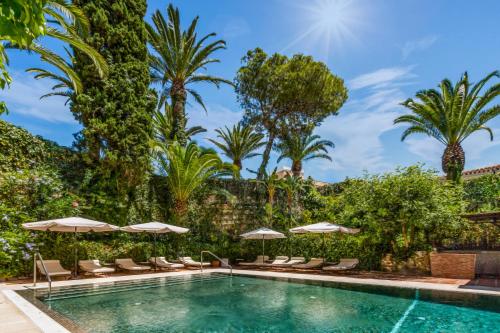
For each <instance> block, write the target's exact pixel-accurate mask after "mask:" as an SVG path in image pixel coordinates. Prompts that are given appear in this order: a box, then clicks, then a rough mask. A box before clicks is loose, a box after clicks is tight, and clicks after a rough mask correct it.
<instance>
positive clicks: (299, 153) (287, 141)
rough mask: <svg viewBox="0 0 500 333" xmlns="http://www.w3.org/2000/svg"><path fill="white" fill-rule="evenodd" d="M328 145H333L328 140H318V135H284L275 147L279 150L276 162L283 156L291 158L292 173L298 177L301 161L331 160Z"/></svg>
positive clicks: (331, 146)
mask: <svg viewBox="0 0 500 333" xmlns="http://www.w3.org/2000/svg"><path fill="white" fill-rule="evenodd" d="M328 147H329V148H333V147H335V145H334V144H333V142H331V141H330V140H320V136H319V135H312V134H305V135H296V134H291V135H286V136H285V137H283V138H282V139H281V141H280V142H278V143H277V144H276V146H275V149H276V150H277V151H279V152H280V154H281V155H280V156H279V157H278V163H279V162H280V161H281V160H283V159H284V158H289V159H290V160H292V173H293V175H294V176H295V177H300V176H301V172H302V162H303V161H308V160H312V159H316V158H323V159H327V160H329V161H331V160H332V158H331V157H330V155H328Z"/></svg>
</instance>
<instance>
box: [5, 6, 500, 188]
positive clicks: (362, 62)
mask: <svg viewBox="0 0 500 333" xmlns="http://www.w3.org/2000/svg"><path fill="white" fill-rule="evenodd" d="M168 3H169V1H158V0H155V1H149V8H148V13H147V15H146V19H147V20H148V21H149V20H150V17H151V14H152V12H153V11H154V10H156V9H160V10H162V11H165V8H166V6H167V4H168ZM173 3H174V4H175V5H176V6H178V7H179V8H180V10H181V15H182V18H183V23H184V25H187V24H188V23H189V22H190V21H191V19H192V18H194V17H195V16H196V15H199V16H200V23H199V30H200V34H206V33H209V32H216V33H217V34H218V36H219V37H222V38H223V39H225V40H226V41H227V49H226V50H223V51H220V52H219V53H218V54H217V56H218V58H219V59H220V60H221V63H220V64H215V65H213V66H211V67H210V68H209V71H210V73H212V74H216V75H219V76H222V77H225V78H228V79H232V78H233V77H234V74H235V72H236V70H237V69H238V68H239V66H240V64H241V57H242V56H243V55H244V54H245V52H246V51H247V50H249V49H253V48H255V47H261V48H263V49H264V50H265V51H266V52H267V53H269V54H270V53H274V52H280V53H284V54H287V55H292V54H294V53H304V54H308V55H312V56H313V57H315V58H316V59H318V60H321V61H324V62H326V63H327V65H328V66H329V68H330V69H331V70H332V72H333V73H335V74H336V75H338V76H340V77H342V78H344V80H345V82H346V85H347V86H348V88H349V100H348V102H347V103H346V104H345V105H344V106H343V107H342V109H341V110H340V114H339V115H338V116H336V117H331V118H328V119H327V120H326V121H325V122H324V123H323V125H322V126H321V127H319V128H318V129H317V131H316V132H317V134H320V135H321V136H322V137H324V138H328V139H330V140H332V141H333V142H334V143H335V144H336V147H335V149H333V150H332V151H331V152H330V154H331V156H332V158H333V163H332V162H328V161H311V162H307V163H305V165H304V169H305V170H304V171H305V174H306V175H311V176H313V177H314V178H316V179H319V180H324V181H338V180H343V179H344V178H345V177H356V176H360V175H362V174H363V172H364V171H365V170H366V171H368V172H372V173H378V172H384V171H389V170H392V169H394V168H395V167H397V166H407V165H411V164H415V163H418V162H421V163H425V165H426V166H428V167H429V168H436V169H439V168H440V157H441V153H442V149H443V147H441V146H440V145H439V144H438V143H437V142H435V141H433V140H432V139H429V138H426V137H424V136H415V137H411V138H409V139H407V140H406V141H405V142H400V136H401V132H402V131H403V127H396V126H394V125H393V124H392V121H393V119H394V118H395V117H397V116H398V115H400V114H402V113H404V112H405V110H404V109H402V108H401V107H400V106H399V105H398V104H399V103H400V102H401V101H403V100H405V99H406V98H407V97H412V96H413V95H414V93H415V92H416V91H418V90H420V89H424V88H431V87H435V86H436V85H437V84H438V83H439V81H440V80H441V79H443V78H446V77H447V78H450V79H451V80H453V81H456V80H457V79H458V78H459V77H460V75H461V73H463V72H464V71H466V70H467V71H468V72H469V75H470V77H471V79H472V81H477V80H479V79H480V78H482V77H484V76H485V75H486V74H487V73H489V72H491V71H493V70H495V69H500V34H498V30H499V23H498V13H499V12H500V2H499V1H496V0H482V1H466V0H457V1H452V0H448V1H445V0H418V1H417V0H405V1H397V0H392V1H389V0H387V1H382V0H378V1H372V0H364V1H362V0H359V1H355V0H352V1H350V0H342V1H341V0H339V1H327V0H325V1H323V0H318V1H315V0H296V1H290V0H288V1H285V0H252V1H234V0H219V1H202V0H190V1H188V0H186V1H173ZM46 45H49V46H54V44H53V42H50V41H47V42H46ZM55 46H57V45H55ZM9 56H10V60H11V64H10V67H9V68H10V71H11V74H12V75H13V77H14V83H13V84H12V86H11V88H10V89H9V90H5V91H0V99H2V100H5V101H6V102H7V104H8V107H9V109H10V114H9V115H7V116H5V115H4V116H2V118H3V119H6V120H8V121H11V122H13V123H15V124H17V125H19V126H22V127H24V128H26V129H28V130H29V131H31V132H33V133H35V134H39V135H42V136H44V137H46V138H48V139H51V140H54V141H56V142H58V143H60V144H63V145H71V143H72V140H73V133H75V132H77V131H78V130H79V129H80V126H79V125H78V123H77V122H76V121H75V120H74V119H73V116H72V114H71V113H70V112H69V110H68V107H67V106H65V105H64V100H62V99H59V98H48V99H43V100H39V96H41V95H42V94H44V93H46V92H48V90H49V88H50V86H51V82H50V81H46V80H42V81H37V80H34V79H33V78H32V75H31V74H28V73H25V72H24V70H25V69H26V68H28V67H33V66H44V65H43V63H41V62H40V61H39V59H38V57H37V56H36V55H29V54H26V53H20V52H17V51H9ZM197 90H198V91H199V92H200V93H201V94H202V95H203V97H204V99H205V102H206V104H207V105H208V109H209V111H208V113H204V111H202V110H201V109H200V107H198V106H197V105H195V104H192V105H190V106H188V109H187V112H188V116H189V118H190V125H202V126H204V127H205V128H207V129H208V133H206V134H202V135H199V136H198V137H197V138H196V140H197V141H198V142H199V143H200V144H203V145H206V146H209V145H210V144H209V142H208V141H207V140H206V139H207V138H208V137H214V129H215V128H218V127H221V126H224V125H231V124H233V123H236V122H238V121H239V120H240V119H241V116H242V110H241V108H240V107H239V105H238V103H237V101H236V95H235V94H234V92H233V91H232V89H230V88H229V87H223V88H221V89H219V90H217V89H216V88H214V87H210V86H204V85H202V86H199V87H198V89H197ZM498 102H499V101H498V99H497V103H498ZM489 125H490V127H492V128H493V131H494V132H495V134H496V137H495V139H494V141H493V142H491V141H489V139H488V137H487V135H486V133H477V134H475V135H473V136H471V137H470V138H469V139H468V140H466V141H465V142H464V148H465V151H466V158H467V162H466V168H467V169H471V168H476V167H481V166H485V165H491V164H496V163H500V118H497V119H495V120H494V121H492V122H490V123H489ZM276 157H277V156H276V155H273V156H272V161H271V162H272V164H271V166H270V168H271V167H274V166H275V161H276ZM258 164H259V158H258V157H257V158H254V159H253V160H249V161H246V163H245V165H244V167H249V168H256V167H257V165H258ZM288 164H289V162H288V161H283V162H281V163H280V164H279V166H280V167H281V166H286V165H288Z"/></svg>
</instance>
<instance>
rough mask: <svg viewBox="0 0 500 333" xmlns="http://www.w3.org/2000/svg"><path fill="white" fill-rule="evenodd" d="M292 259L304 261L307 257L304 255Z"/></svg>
mask: <svg viewBox="0 0 500 333" xmlns="http://www.w3.org/2000/svg"><path fill="white" fill-rule="evenodd" d="M290 260H302V261H305V260H306V258H304V257H292V258H291V259H290Z"/></svg>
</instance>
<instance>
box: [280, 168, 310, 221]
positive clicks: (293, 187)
mask: <svg viewBox="0 0 500 333" xmlns="http://www.w3.org/2000/svg"><path fill="white" fill-rule="evenodd" d="M279 187H280V188H281V189H282V190H283V191H285V194H286V205H287V207H288V213H289V215H290V220H291V219H292V216H293V206H294V203H295V199H296V197H297V193H298V192H299V191H300V190H302V189H303V188H304V182H303V181H302V179H300V178H299V177H296V176H291V175H287V176H286V177H284V178H282V179H281V182H280V184H279Z"/></svg>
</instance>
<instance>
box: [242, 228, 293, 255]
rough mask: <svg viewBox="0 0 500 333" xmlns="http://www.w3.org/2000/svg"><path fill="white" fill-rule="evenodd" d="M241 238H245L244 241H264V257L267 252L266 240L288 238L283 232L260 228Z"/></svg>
mask: <svg viewBox="0 0 500 333" xmlns="http://www.w3.org/2000/svg"><path fill="white" fill-rule="evenodd" d="M240 237H241V238H244V239H262V256H264V252H265V245H264V240H266V239H277V238H286V236H285V235H284V234H282V233H281V232H277V231H274V230H271V229H269V228H259V229H257V230H254V231H250V232H247V233H244V234H242V235H240Z"/></svg>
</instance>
